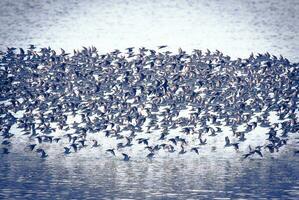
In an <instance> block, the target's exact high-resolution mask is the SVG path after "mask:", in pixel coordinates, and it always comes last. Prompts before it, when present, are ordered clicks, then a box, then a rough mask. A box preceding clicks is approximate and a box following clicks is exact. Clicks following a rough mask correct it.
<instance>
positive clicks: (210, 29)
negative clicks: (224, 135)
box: [0, 0, 299, 199]
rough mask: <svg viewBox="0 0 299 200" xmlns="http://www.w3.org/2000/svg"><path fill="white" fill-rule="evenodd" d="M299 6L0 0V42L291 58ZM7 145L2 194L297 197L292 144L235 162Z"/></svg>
mask: <svg viewBox="0 0 299 200" xmlns="http://www.w3.org/2000/svg"><path fill="white" fill-rule="evenodd" d="M298 13H299V2H297V1H292V0H287V1H283V2H282V1H280V0H273V1H266V0H254V1H238V2H237V1H233V0H229V1H225V2H224V1H220V0H219V1H217V0H213V1H163V2H161V1H147V2H145V1H134V2H132V1H95V0H94V1H92V0H90V1H84V2H83V1H71V2H70V1H66V0H61V1H54V0H49V1H37V0H35V1H25V0H17V1H9V0H2V1H0V24H1V28H0V49H5V48H6V46H16V47H27V46H28V44H36V45H38V46H39V47H43V46H51V47H53V48H56V49H58V48H60V47H62V48H64V49H66V50H68V51H71V50H72V49H74V48H80V47H81V46H83V45H84V46H89V45H94V46H96V47H98V48H99V50H100V51H102V52H106V51H111V50H113V49H115V48H119V49H124V48H126V47H128V46H138V47H139V46H146V47H150V48H155V47H156V46H157V45H161V44H167V45H169V49H170V50H174V49H177V48H178V47H183V48H185V49H187V50H191V49H192V48H198V49H206V48H210V49H212V50H213V49H219V50H221V51H223V52H224V53H226V54H229V55H231V56H235V57H236V56H241V57H246V56H248V55H249V54H250V53H251V52H266V51H269V52H270V53H273V54H276V55H279V54H282V55H283V56H285V57H287V58H289V59H290V60H292V61H294V62H295V61H296V62H298V60H299V54H298V52H299V39H298V38H299V15H298ZM294 145H297V144H294ZM297 146H298V145H297ZM13 148H14V149H17V150H15V151H13V152H12V153H11V154H9V155H2V154H1V155H0V199H70V198H72V199H105V198H106V199H111V198H113V197H114V198H115V199H117V198H119V199H168V198H169V199H172V198H173V199H212V198H243V199H253V198H281V199H298V198H299V168H298V166H299V157H298V156H293V154H292V151H293V149H294V146H290V147H289V149H287V150H286V152H285V153H282V154H279V155H278V156H276V157H275V158H271V157H267V158H264V159H252V160H244V161H241V160H240V159H239V157H240V155H235V154H233V155H232V156H226V157H224V156H223V154H222V155H221V154H218V153H217V152H216V153H210V154H205V155H202V156H199V157H194V156H188V155H187V156H174V157H169V158H167V157H163V158H157V159H154V160H153V161H151V162H150V161H147V160H142V159H136V160H134V159H132V161H131V162H122V161H121V160H120V159H112V158H110V157H109V156H107V155H103V154H100V153H98V154H97V153H96V152H92V153H90V152H85V153H84V152H83V153H81V154H80V155H77V154H75V156H73V155H70V156H68V157H65V156H63V155H59V154H58V153H57V155H56V156H53V154H51V156H49V158H47V159H45V160H42V159H40V158H38V157H37V156H36V154H33V153H32V154H31V153H29V152H25V153H24V152H23V146H14V147H13ZM54 151H55V149H54ZM234 155H235V156H236V157H234Z"/></svg>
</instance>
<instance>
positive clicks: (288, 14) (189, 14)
mask: <svg viewBox="0 0 299 200" xmlns="http://www.w3.org/2000/svg"><path fill="white" fill-rule="evenodd" d="M298 13H299V1H297V0H284V1H281V0H243V1H235V0H226V1H223V0H209V1H206V0H201V1H194V0H189V1H178V0H177V1H171V0H166V1H160V0H156V1H144V0H139V1H126V0H125V1H124V0H118V1H109V0H88V1H79V0H76V1H74V0H73V1H67V0H48V1H40V0H31V1H27V0H15V1H10V0H1V1H0V24H1V28H0V48H1V49H5V48H6V47H7V46H9V47H11V46H16V47H28V44H35V45H37V46H39V47H46V46H51V47H52V48H55V49H59V48H64V49H65V50H68V51H72V50H73V49H78V48H81V46H91V45H93V46H96V47H98V49H99V51H101V52H103V53H106V52H108V51H113V50H114V49H120V50H124V49H125V48H127V47H129V46H135V47H141V46H145V47H148V48H156V46H157V45H164V44H166V45H168V46H169V49H170V50H172V51H177V49H178V48H179V47H182V48H183V49H184V50H189V51H191V50H192V49H194V48H196V49H203V50H205V49H207V48H209V49H211V50H213V51H214V50H216V49H218V50H220V51H222V52H224V54H228V55H230V56H232V57H234V58H235V57H243V58H244V57H248V56H249V54H250V53H251V52H254V53H265V52H269V53H271V54H275V55H277V56H279V55H280V54H281V55H283V56H284V57H287V58H288V59H290V60H291V61H293V62H298V61H299V54H298V51H299V14H298Z"/></svg>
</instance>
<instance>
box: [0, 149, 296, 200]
mask: <svg viewBox="0 0 299 200" xmlns="http://www.w3.org/2000/svg"><path fill="white" fill-rule="evenodd" d="M1 160H2V161H1V165H0V170H1V176H0V183H1V188H0V198H1V199H4V198H5V199H6V198H13V199H24V197H26V198H28V199H49V198H51V199H67V198H68V199H69V198H73V199H79V198H80V199H92V198H94V199H105V198H106V199H109V198H112V197H115V198H116V199H117V198H120V199H165V198H175V199H177V198H180V199H204V198H208V199H212V198H245V199H253V198H275V197H276V198H281V199H296V198H297V199H298V196H299V181H298V180H299V168H298V164H299V160H298V159H295V158H284V159H268V160H245V161H243V162H240V161H236V160H235V159H229V160H228V159H221V158H217V159H213V158H207V157H197V158H192V159H191V158H189V159H185V158H184V156H183V157H179V156H178V157H177V158H171V159H168V158H165V159H160V160H159V159H158V160H154V161H152V162H149V161H132V162H128V163H127V162H122V161H119V160H113V159H112V160H111V159H107V158H103V157H100V158H98V159H90V158H89V157H88V156H86V157H80V158H78V157H67V158H65V157H64V158H56V159H47V160H44V161H41V160H40V159H36V158H34V157H30V156H28V155H27V156H25V157H23V156H22V157H21V156H19V155H10V156H9V157H7V158H4V157H3V156H2V157H1Z"/></svg>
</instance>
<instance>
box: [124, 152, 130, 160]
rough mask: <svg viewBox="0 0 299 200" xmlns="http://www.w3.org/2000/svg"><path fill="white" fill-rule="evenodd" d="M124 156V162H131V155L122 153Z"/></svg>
mask: <svg viewBox="0 0 299 200" xmlns="http://www.w3.org/2000/svg"><path fill="white" fill-rule="evenodd" d="M122 155H123V156H124V159H123V160H124V161H129V160H130V158H131V157H130V156H129V155H127V154H125V153H122Z"/></svg>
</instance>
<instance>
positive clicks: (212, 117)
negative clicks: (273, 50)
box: [0, 45, 299, 161]
mask: <svg viewBox="0 0 299 200" xmlns="http://www.w3.org/2000/svg"><path fill="white" fill-rule="evenodd" d="M166 48H167V46H159V47H158V49H157V50H151V49H146V48H144V47H142V48H138V49H137V48H133V47H132V48H127V49H126V50H125V51H124V52H120V51H119V50H115V51H113V52H110V53H107V54H103V55H100V54H99V53H98V51H97V49H96V48H95V47H89V48H85V47H83V49H82V50H74V52H73V54H69V53H66V52H65V51H64V50H63V49H61V51H59V53H58V52H56V51H54V50H52V49H51V48H50V47H48V48H41V49H37V48H36V47H35V46H33V45H30V47H29V48H28V49H26V50H24V49H22V48H20V49H16V48H8V49H7V51H3V52H0V135H1V136H0V141H1V149H2V154H9V153H10V152H11V147H12V146H13V145H14V142H15V141H16V139H17V138H18V137H22V138H25V139H26V141H27V144H26V145H27V146H25V147H24V149H27V150H28V151H32V152H36V154H38V155H39V156H40V157H41V158H46V157H48V156H51V155H48V153H49V152H48V151H47V150H49V148H51V145H52V144H59V146H60V147H61V153H62V154H65V156H67V155H68V154H76V153H77V152H78V151H81V150H82V149H88V148H93V149H99V150H98V152H99V153H103V154H107V155H109V156H111V157H114V156H115V157H117V158H121V159H123V160H124V161H129V160H130V159H131V157H133V156H132V154H131V153H130V152H132V149H133V148H134V147H138V148H137V149H139V152H140V153H141V155H144V157H145V158H148V159H153V158H155V157H158V156H159V155H162V154H163V153H164V154H186V153H189V154H193V155H197V154H201V153H202V152H203V149H204V147H205V146H208V145H210V146H209V148H210V149H211V151H214V152H215V151H223V150H224V149H231V150H232V151H233V152H236V153H239V154H240V155H241V156H240V157H241V158H243V159H245V158H248V157H253V156H254V157H263V156H264V155H265V154H275V153H277V152H279V151H280V149H281V148H284V146H286V145H287V144H289V142H290V140H289V139H290V138H295V140H297V139H299V138H298V137H297V136H296V134H298V132H299V123H298V94H299V90H298V88H299V63H290V62H289V61H288V60H287V59H286V58H283V57H282V56H280V57H276V56H273V55H270V54H269V53H266V54H257V55H253V54H251V55H250V56H249V58H247V59H240V58H238V59H235V60H233V59H231V58H230V57H229V56H225V55H223V53H221V52H220V51H215V52H211V51H209V50H207V51H205V52H203V51H201V50H194V51H192V53H190V54H188V53H186V52H185V51H183V50H182V49H179V50H178V53H172V52H169V51H166V50H165V49H166ZM272 115H273V116H274V117H276V118H277V121H276V122H272V121H271V118H273V117H271V116H272ZM258 127H262V128H263V129H264V130H266V131H264V132H261V131H259V130H258ZM250 135H251V137H259V136H262V137H264V138H265V139H264V140H263V141H262V144H260V145H254V146H253V145H252V144H250V141H249V144H248V141H247V138H248V137H249V136H250ZM219 136H221V138H222V139H221V141H220V143H221V145H220V147H219V145H218V147H217V148H216V145H215V144H214V143H215V140H214V139H213V138H217V137H219ZM111 141H112V142H111ZM246 141H247V143H246ZM298 143H299V142H297V144H298ZM45 144H47V145H45ZM50 144H51V145H50ZM241 149H243V150H242V151H241ZM47 152H48V153H47ZM293 152H294V155H296V154H299V150H296V149H294V151H293Z"/></svg>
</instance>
